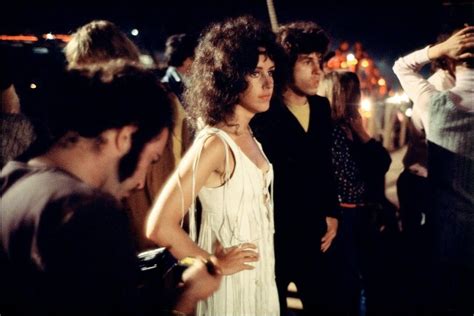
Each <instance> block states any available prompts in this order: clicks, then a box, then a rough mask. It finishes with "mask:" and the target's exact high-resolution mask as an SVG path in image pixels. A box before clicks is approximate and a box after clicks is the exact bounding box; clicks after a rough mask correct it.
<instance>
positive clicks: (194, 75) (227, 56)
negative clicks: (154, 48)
mask: <svg viewBox="0 0 474 316" xmlns="http://www.w3.org/2000/svg"><path fill="white" fill-rule="evenodd" d="M259 48H264V49H265V55H267V56H268V57H269V58H270V59H271V60H272V61H273V62H274V63H275V65H279V64H280V63H279V62H278V61H279V60H280V59H281V57H280V56H281V51H280V47H279V45H278V44H277V43H276V40H275V34H273V32H272V31H271V30H270V28H269V27H268V26H266V25H264V24H262V23H261V22H259V21H257V20H256V19H254V18H253V17H250V16H243V17H238V18H231V19H228V20H226V21H224V22H221V23H216V24H213V25H211V26H210V27H209V28H208V29H207V30H206V31H204V32H203V34H202V35H201V38H200V41H199V45H198V47H197V49H196V54H195V59H194V62H193V65H192V68H191V77H190V82H189V85H188V87H189V89H188V90H187V91H186V93H185V98H186V103H187V104H189V108H188V111H189V114H190V116H191V118H192V123H193V124H196V123H197V121H198V119H201V120H203V122H204V123H205V124H208V125H211V126H214V125H216V124H217V123H219V122H225V121H226V120H227V119H229V118H230V117H231V116H232V114H233V111H234V108H235V105H236V104H237V103H238V100H239V94H240V93H242V92H243V91H245V89H247V86H248V83H247V81H246V78H245V77H246V75H248V74H250V73H251V72H253V71H254V70H255V67H256V65H257V63H258V58H259V54H261V52H259ZM277 69H278V68H277V67H276V72H275V75H274V76H275V77H274V82H275V85H277V84H278V81H279V80H278V79H277V78H276V77H278V70H277Z"/></svg>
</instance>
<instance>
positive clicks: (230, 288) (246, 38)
mask: <svg viewBox="0 0 474 316" xmlns="http://www.w3.org/2000/svg"><path fill="white" fill-rule="evenodd" d="M278 52H279V47H278V45H277V43H276V41H275V36H274V34H273V33H272V32H271V31H270V30H269V28H268V27H266V26H263V25H262V24H261V23H259V22H258V21H256V20H255V19H253V18H250V17H240V18H235V19H229V20H227V21H224V22H222V23H218V24H215V25H212V26H211V27H210V28H209V29H208V30H207V31H206V32H205V33H204V35H203V37H202V38H201V39H200V43H199V45H198V47H197V50H196V57H195V60H194V62H193V66H192V68H191V77H190V84H189V87H190V88H189V90H188V91H187V94H186V97H187V104H188V109H189V110H190V111H191V113H192V115H193V117H194V119H195V121H196V123H202V124H197V125H201V128H200V130H199V131H198V134H197V136H196V139H195V141H194V143H193V145H192V146H191V148H190V149H189V151H188V153H187V154H186V155H185V157H184V158H183V159H182V160H181V162H180V164H179V166H178V168H177V171H176V172H175V173H174V174H173V175H172V176H171V178H170V180H169V181H168V183H167V184H166V185H165V187H164V189H163V191H162V193H161V194H160V196H159V197H158V199H157V200H156V202H155V205H154V207H153V210H152V213H151V215H150V217H149V220H148V227H147V235H148V236H149V237H150V238H151V239H153V240H154V241H155V242H157V243H158V244H160V245H161V246H166V247H169V249H170V251H171V252H172V253H173V255H174V256H175V257H177V258H179V259H181V258H183V257H186V256H202V257H205V258H210V260H212V261H213V262H214V263H215V264H216V266H217V267H218V268H220V269H221V271H222V273H223V274H224V278H223V283H222V286H221V288H220V289H219V290H218V291H217V292H216V293H215V294H214V295H213V296H211V297H210V298H209V299H207V300H206V301H204V302H202V303H200V304H199V306H198V309H197V314H198V315H207V316H209V315H211V316H212V315H216V316H217V315H219V316H220V315H266V316H271V315H279V304H278V294H277V288H276V283H275V271H274V266H275V258H274V250H273V232H274V225H273V201H272V195H271V192H270V191H271V190H270V187H271V184H272V182H273V169H272V165H271V164H270V162H269V161H268V160H267V158H266V156H265V154H264V153H263V151H262V148H261V147H260V145H259V143H258V142H257V141H256V140H255V138H254V137H253V135H252V132H251V130H250V128H249V122H250V120H251V119H252V117H253V116H254V115H255V114H256V113H260V112H264V111H266V110H268V108H269V106H270V99H271V96H272V94H273V88H274V79H275V78H274V74H275V69H276V68H275V65H279V64H278V61H277V59H278V57H277V56H278ZM203 125H204V126H203ZM197 195H198V196H199V199H200V201H201V203H202V221H201V226H200V232H199V239H198V240H196V229H195V226H194V225H193V223H194V219H193V217H194V200H195V198H196V196H197ZM188 209H190V212H189V214H190V223H191V227H190V236H188V234H187V233H186V232H185V231H184V230H183V228H182V226H181V223H182V220H183V216H184V215H185V212H186V211H187V210H188ZM214 253H215V255H211V254H214Z"/></svg>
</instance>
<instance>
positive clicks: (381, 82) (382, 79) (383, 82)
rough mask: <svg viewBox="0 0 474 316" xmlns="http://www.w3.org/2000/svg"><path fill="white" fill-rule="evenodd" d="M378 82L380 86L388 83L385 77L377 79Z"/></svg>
mask: <svg viewBox="0 0 474 316" xmlns="http://www.w3.org/2000/svg"><path fill="white" fill-rule="evenodd" d="M377 83H378V84H379V86H385V85H386V84H387V83H386V82H385V79H384V78H380V79H379V81H377Z"/></svg>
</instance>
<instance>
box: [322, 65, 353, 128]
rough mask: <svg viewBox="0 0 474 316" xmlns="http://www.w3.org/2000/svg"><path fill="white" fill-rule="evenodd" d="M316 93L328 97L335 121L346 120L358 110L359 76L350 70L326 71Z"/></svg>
mask: <svg viewBox="0 0 474 316" xmlns="http://www.w3.org/2000/svg"><path fill="white" fill-rule="evenodd" d="M318 95H320V96H323V97H326V98H328V100H329V103H330V104H331V117H332V119H333V120H334V121H335V122H347V121H348V120H349V119H351V118H353V117H354V116H355V114H356V113H357V111H358V107H359V103H360V97H361V92H360V81H359V78H358V77H357V75H356V74H355V73H353V72H350V71H331V72H328V73H326V74H325V75H324V77H323V78H322V80H321V82H320V83H319V87H318Z"/></svg>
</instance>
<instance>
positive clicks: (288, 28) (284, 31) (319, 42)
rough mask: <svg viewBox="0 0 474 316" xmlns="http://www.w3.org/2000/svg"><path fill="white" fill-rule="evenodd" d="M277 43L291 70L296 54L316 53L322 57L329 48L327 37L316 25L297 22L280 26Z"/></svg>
mask: <svg viewBox="0 0 474 316" xmlns="http://www.w3.org/2000/svg"><path fill="white" fill-rule="evenodd" d="M277 42H278V43H279V44H280V45H281V46H282V48H283V50H284V52H285V55H286V57H287V59H288V62H289V66H290V67H291V68H293V66H294V65H295V62H296V59H297V58H298V54H310V53H314V52H316V53H318V54H321V60H322V57H323V56H324V55H325V54H326V52H327V50H328V47H329V37H328V35H327V34H326V32H325V31H324V30H323V29H322V28H321V27H320V26H319V25H317V24H316V23H314V22H309V21H298V22H292V23H289V24H285V25H282V26H281V27H280V29H279V30H278V34H277Z"/></svg>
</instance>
